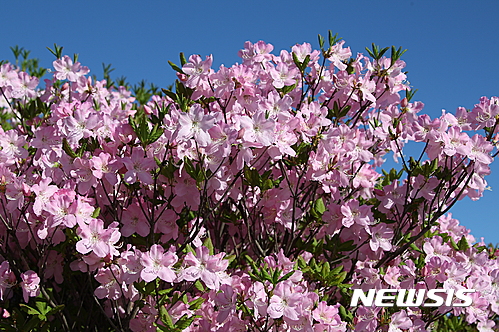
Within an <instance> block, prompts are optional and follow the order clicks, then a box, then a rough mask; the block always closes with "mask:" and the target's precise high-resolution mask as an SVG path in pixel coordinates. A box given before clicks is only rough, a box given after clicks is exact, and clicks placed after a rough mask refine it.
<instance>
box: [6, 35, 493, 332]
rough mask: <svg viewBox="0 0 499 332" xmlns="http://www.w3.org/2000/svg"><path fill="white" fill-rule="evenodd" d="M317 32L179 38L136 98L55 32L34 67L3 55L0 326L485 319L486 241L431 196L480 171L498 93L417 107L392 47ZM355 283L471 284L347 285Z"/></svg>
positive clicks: (429, 326)
mask: <svg viewBox="0 0 499 332" xmlns="http://www.w3.org/2000/svg"><path fill="white" fill-rule="evenodd" d="M328 42H329V46H328V47H326V46H325V44H326V42H325V40H324V38H322V37H319V44H320V48H321V49H320V50H312V48H311V46H310V45H309V44H307V43H305V44H302V45H295V46H293V47H292V48H291V52H288V51H285V50H283V51H281V52H280V54H279V55H274V54H272V53H271V52H272V51H273V47H272V45H270V44H266V43H264V42H263V41H259V42H257V43H255V44H252V43H250V42H246V44H245V45H244V49H243V50H241V51H240V52H239V55H240V56H241V58H242V64H236V65H233V66H232V67H225V66H223V65H222V66H221V67H220V68H219V69H218V70H216V71H215V70H213V69H212V68H211V67H212V57H211V56H208V57H206V58H204V59H203V58H202V57H200V56H198V55H192V56H190V57H189V59H185V58H184V57H183V56H181V65H180V66H177V65H175V64H173V63H171V65H172V67H173V69H175V70H176V71H177V75H178V80H177V81H176V83H175V89H173V88H172V89H171V90H174V91H171V90H167V89H163V90H162V91H161V92H158V93H157V94H154V95H152V96H149V95H147V94H146V95H147V98H143V97H144V94H143V95H141V98H140V100H138V101H137V100H136V99H135V97H132V93H131V91H129V90H128V89H126V88H125V87H124V86H115V85H114V84H112V82H110V81H109V80H107V81H106V80H104V81H95V80H94V79H92V78H90V77H89V76H87V74H88V73H89V69H88V68H86V67H84V66H82V65H81V64H80V63H79V62H77V61H76V59H71V58H69V57H68V56H62V53H61V51H62V49H58V48H56V51H55V52H54V53H55V54H56V56H57V59H56V60H55V61H54V63H53V67H54V70H53V76H52V78H51V79H48V80H45V87H44V88H38V86H39V79H38V77H37V76H30V75H29V74H28V73H26V72H24V71H22V70H21V69H22V68H18V67H16V66H15V65H12V64H10V63H3V64H2V65H1V67H0V91H1V95H2V99H0V103H1V104H0V105H1V107H3V110H2V112H3V114H2V119H3V128H4V129H0V147H1V150H0V191H1V192H2V195H1V196H0V204H1V208H0V218H1V223H0V255H1V256H0V262H1V263H0V300H1V302H0V306H1V308H2V311H1V313H2V315H3V320H2V321H1V322H0V326H1V327H2V329H4V330H6V331H18V330H23V331H29V330H35V331H58V330H64V331H78V330H81V331H90V330H99V331H128V330H131V331H134V332H138V331H156V330H158V331H328V332H339V331H390V332H395V331H475V330H479V331H494V328H495V326H496V323H497V319H496V315H497V314H499V305H498V303H499V287H498V285H499V264H498V261H497V259H496V252H495V250H494V248H488V247H487V246H486V245H485V244H484V243H483V241H481V242H478V243H476V241H475V239H474V238H473V236H472V235H470V232H469V230H467V229H466V228H465V227H463V226H460V225H459V223H458V221H457V220H455V219H453V218H452V216H451V215H450V214H448V213H447V212H448V210H449V209H450V208H451V207H452V206H453V205H454V204H455V203H456V202H457V201H459V200H461V199H463V198H464V197H466V196H468V197H470V198H471V199H473V200H476V199H479V198H480V196H481V195H482V193H483V191H484V190H485V188H486V186H487V183H486V180H485V179H484V177H485V176H486V175H488V174H489V173H490V168H489V164H490V163H491V162H492V161H493V157H495V155H496V154H497V150H496V146H495V142H496V139H497V133H498V132H499V127H498V126H497V124H498V118H499V116H498V115H499V99H498V98H496V97H492V98H490V99H489V98H487V97H482V98H481V99H480V101H479V103H478V104H477V105H475V107H474V108H473V109H472V110H471V111H470V110H466V109H465V108H459V109H458V110H457V112H456V114H451V113H447V112H444V113H443V114H442V115H441V116H440V117H439V118H435V119H432V118H430V117H429V116H428V115H426V114H421V110H422V109H423V106H424V105H423V103H421V102H418V101H413V100H412V99H413V96H414V92H413V91H411V89H410V87H409V86H408V84H407V81H406V74H405V73H404V71H403V69H404V66H405V63H404V62H403V61H402V60H401V56H402V55H403V53H404V52H403V51H402V50H401V49H400V48H399V49H396V48H394V47H392V48H391V52H390V49H388V48H385V49H380V48H379V47H377V46H375V45H373V47H372V49H368V53H369V54H368V56H366V55H363V54H358V55H357V56H355V57H352V52H351V51H350V48H348V47H345V44H344V42H343V41H339V40H338V39H337V38H336V36H333V35H332V34H330V35H329V40H328ZM389 53H390V55H389V57H388V54H389ZM38 73H41V74H43V72H40V71H38ZM38 76H41V75H38ZM138 97H139V96H137V98H138ZM407 142H416V143H419V144H417V145H418V146H420V152H419V153H418V157H417V158H416V157H415V158H412V157H411V158H407V157H406V156H405V155H404V152H403V149H404V145H405V144H406V143H407ZM386 157H390V158H391V157H393V158H394V159H396V160H398V161H399V163H400V165H401V167H400V169H399V170H395V169H392V170H390V171H385V170H382V167H383V165H384V162H385V158H386ZM357 288H360V289H363V290H365V291H368V290H369V289H385V288H392V289H395V290H396V289H428V290H429V289H435V288H443V289H446V290H459V289H465V288H467V289H474V290H476V292H475V293H473V294H472V295H471V297H472V299H473V303H472V305H471V306H469V307H455V306H451V304H452V303H447V302H446V303H445V304H444V305H443V306H440V307H427V306H425V307H422V306H421V307H396V306H395V307H384V308H381V307H366V306H363V305H359V306H356V307H351V306H350V298H351V295H352V289H357Z"/></svg>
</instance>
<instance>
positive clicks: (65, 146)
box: [62, 137, 77, 158]
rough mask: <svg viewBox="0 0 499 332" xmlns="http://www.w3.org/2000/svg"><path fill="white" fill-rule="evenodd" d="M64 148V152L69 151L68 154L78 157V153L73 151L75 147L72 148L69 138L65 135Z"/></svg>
mask: <svg viewBox="0 0 499 332" xmlns="http://www.w3.org/2000/svg"><path fill="white" fill-rule="evenodd" d="M62 149H63V150H64V152H66V153H67V155H68V156H70V157H71V158H76V157H77V155H76V153H75V152H74V151H73V149H71V146H70V145H69V142H68V140H67V139H66V137H64V138H63V139H62Z"/></svg>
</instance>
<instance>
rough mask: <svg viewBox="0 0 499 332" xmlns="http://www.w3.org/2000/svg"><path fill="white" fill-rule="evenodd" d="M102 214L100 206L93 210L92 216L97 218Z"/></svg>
mask: <svg viewBox="0 0 499 332" xmlns="http://www.w3.org/2000/svg"><path fill="white" fill-rule="evenodd" d="M99 214H100V207H97V208H96V209H95V210H94V212H92V218H94V219H96V218H97V217H98V216H99Z"/></svg>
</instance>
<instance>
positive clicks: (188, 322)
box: [175, 315, 199, 330]
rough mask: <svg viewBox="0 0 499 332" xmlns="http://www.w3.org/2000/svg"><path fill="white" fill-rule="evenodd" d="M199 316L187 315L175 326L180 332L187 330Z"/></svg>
mask: <svg viewBox="0 0 499 332" xmlns="http://www.w3.org/2000/svg"><path fill="white" fill-rule="evenodd" d="M197 317H199V316H192V317H187V315H183V316H182V317H180V319H179V320H178V321H177V323H176V324H175V327H176V328H178V329H180V330H185V329H186V328H188V327H189V326H191V324H192V322H193V321H194V320H195V319H196V318H197Z"/></svg>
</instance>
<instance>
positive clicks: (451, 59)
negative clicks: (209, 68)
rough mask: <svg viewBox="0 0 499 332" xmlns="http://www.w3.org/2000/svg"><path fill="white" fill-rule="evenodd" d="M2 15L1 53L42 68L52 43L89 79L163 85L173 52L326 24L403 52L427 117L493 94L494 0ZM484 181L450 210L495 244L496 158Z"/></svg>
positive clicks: (356, 46) (62, 9)
mask: <svg viewBox="0 0 499 332" xmlns="http://www.w3.org/2000/svg"><path fill="white" fill-rule="evenodd" d="M2 12H3V15H2V34H1V37H0V59H12V53H11V51H10V48H9V47H10V46H15V45H19V46H21V47H24V48H25V49H28V50H31V56H33V57H38V58H40V60H41V65H42V66H45V67H49V66H51V62H52V61H53V60H54V57H53V55H52V54H50V53H49V52H48V51H47V50H46V47H47V46H50V47H52V46H53V44H54V43H57V44H58V45H61V46H64V53H65V54H68V55H72V54H73V53H79V61H80V62H81V63H82V64H83V65H86V66H88V67H89V68H90V70H91V74H95V75H97V77H98V78H101V77H102V63H106V64H109V63H111V64H112V65H113V67H114V68H115V71H114V72H113V73H112V74H111V76H112V77H114V78H116V77H120V76H126V77H127V78H128V80H129V81H130V82H131V83H136V82H138V81H140V80H141V79H146V80H147V81H148V82H153V83H155V84H156V85H159V86H162V87H165V86H167V85H169V84H171V83H172V82H173V81H174V79H175V75H174V72H173V70H171V68H170V67H169V65H168V62H167V61H168V60H170V61H173V62H175V63H178V62H179V61H178V54H179V52H184V53H185V54H186V56H188V55H190V54H193V53H197V54H200V55H202V56H203V57H204V56H206V55H209V54H213V57H214V66H213V68H218V66H219V65H220V64H225V65H226V66H230V65H232V64H233V63H235V62H237V61H239V59H238V57H237V51H238V50H239V49H241V48H242V47H243V44H244V42H245V41H247V40H249V41H252V42H256V41H258V40H264V41H266V42H269V43H272V44H273V45H274V53H275V54H278V53H279V50H281V49H288V50H289V49H290V47H291V46H293V45H294V44H296V43H303V42H309V43H311V44H312V45H313V46H314V47H315V48H317V34H319V33H320V34H322V35H324V36H327V32H328V30H332V31H333V33H338V34H339V36H341V37H343V39H344V40H345V41H346V44H347V45H348V46H350V47H351V49H352V51H353V53H354V54H356V53H357V52H364V48H365V47H366V46H370V45H371V43H376V44H378V45H380V46H391V45H395V46H397V47H398V46H402V47H403V48H405V49H408V51H407V53H406V54H405V55H404V56H403V57H402V59H403V60H405V61H406V62H407V67H406V70H407V71H409V74H408V80H409V81H410V82H411V85H412V86H413V87H414V88H415V89H418V92H417V94H416V96H415V99H416V100H420V101H422V102H424V103H425V105H426V106H425V109H424V110H423V112H426V113H428V114H430V115H431V116H432V117H435V116H438V115H439V114H440V113H441V110H442V109H446V110H448V111H454V110H455V109H456V108H457V107H458V106H464V107H466V108H473V105H474V104H475V103H477V102H478V100H479V98H480V97H481V96H489V97H490V96H497V95H499V80H498V78H499V66H498V65H497V61H498V60H497V59H498V55H499V20H498V19H497V13H499V2H498V1H491V0H480V1H463V0H461V1H459V0H457V1H435V0H425V1H420V0H412V1H410V0H357V1H333V0H329V1H328V0H320V1H317V0H316V1H313V2H310V1H303V0H301V1H296V0H286V1H277V0H273V1H272V0H271V1H263V0H251V1H240V0H232V1H219V0H216V1H195V0H185V1H175V2H173V1H160V0H156V1H147V0H143V1H117V0H105V1H96V0H87V1H77V0H72V1H51V0H46V1H26V0H17V1H8V2H4V3H3V4H2ZM488 181H489V185H490V186H491V187H492V191H488V192H486V193H485V195H484V197H483V198H482V199H481V200H479V201H477V202H471V201H470V200H469V199H466V200H465V201H462V202H459V203H458V204H457V205H456V206H455V207H454V208H453V209H452V212H453V216H454V217H455V218H457V219H459V220H460V221H461V223H462V224H464V225H465V226H467V227H469V228H471V230H472V234H473V235H475V237H477V238H479V237H485V241H486V242H492V243H499V161H496V162H495V163H494V164H493V165H492V175H490V176H489V177H488Z"/></svg>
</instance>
